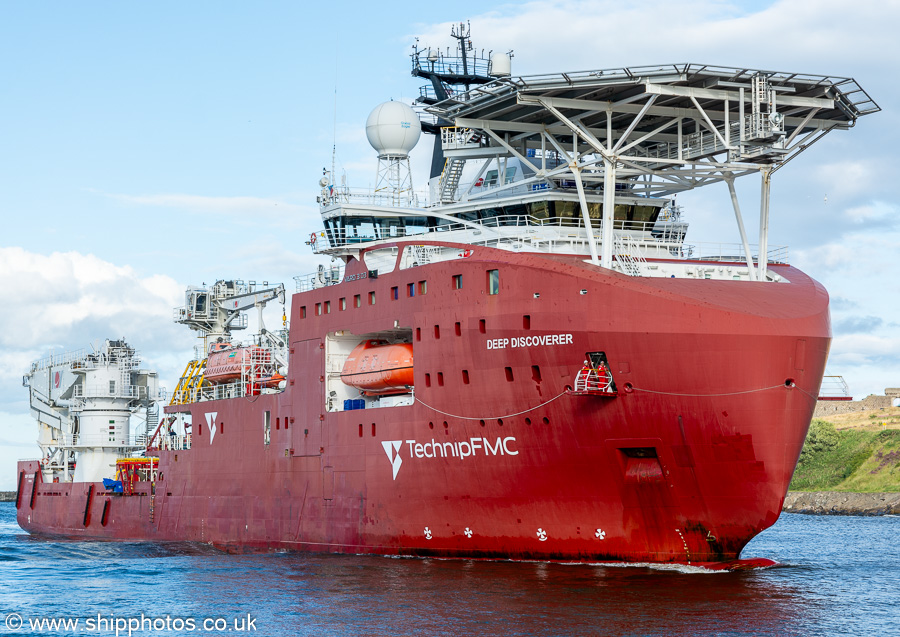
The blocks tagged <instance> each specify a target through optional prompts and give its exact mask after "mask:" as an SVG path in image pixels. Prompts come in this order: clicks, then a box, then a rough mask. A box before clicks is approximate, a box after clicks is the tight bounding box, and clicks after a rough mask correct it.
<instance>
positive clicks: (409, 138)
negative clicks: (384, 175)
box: [366, 102, 422, 157]
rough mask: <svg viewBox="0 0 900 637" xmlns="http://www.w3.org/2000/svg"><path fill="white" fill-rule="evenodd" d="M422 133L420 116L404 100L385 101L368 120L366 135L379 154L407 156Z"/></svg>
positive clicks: (380, 155)
mask: <svg viewBox="0 0 900 637" xmlns="http://www.w3.org/2000/svg"><path fill="white" fill-rule="evenodd" d="M421 134H422V127H421V125H420V124H419V117H418V116H417V115H416V112H415V111H414V110H413V109H412V107H410V106H408V105H406V104H404V103H403V102H384V103H383V104H379V105H378V106H376V107H375V109H374V110H373V111H372V112H371V113H370V114H369V119H367V120H366V137H368V138H369V143H370V144H371V145H372V148H374V149H375V150H376V151H377V152H378V156H379V157H382V156H386V155H390V156H392V157H406V156H408V155H409V151H411V150H412V149H413V148H415V146H416V143H417V142H418V141H419V136H420V135H421Z"/></svg>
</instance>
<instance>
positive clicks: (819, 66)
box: [416, 0, 900, 74]
mask: <svg viewBox="0 0 900 637" xmlns="http://www.w3.org/2000/svg"><path fill="white" fill-rule="evenodd" d="M898 14H900V6H898V5H897V3H896V2H891V3H875V2H862V3H857V4H854V5H853V7H852V10H848V7H847V4H846V3H845V2H843V1H840V0H784V1H782V2H776V3H775V4H773V5H771V6H769V7H766V8H764V9H762V10H761V11H756V12H749V13H748V12H747V11H746V9H743V8H742V7H740V6H738V5H737V4H736V3H730V2H722V1H718V0H699V1H694V2H678V3H673V2H668V1H665V0H655V1H649V2H639V3H622V2H618V1H615V0H602V1H599V2H598V1H596V0H556V1H550V2H545V1H542V2H529V3H525V4H521V5H504V6H502V7H500V8H499V9H495V10H490V11H488V12H486V13H484V14H482V15H480V16H476V17H473V18H472V23H473V34H472V35H473V41H474V44H475V45H476V46H487V47H490V48H492V49H494V50H506V49H510V48H512V49H515V55H516V57H515V59H514V60H513V73H520V72H527V73H532V72H543V71H545V70H552V71H555V72H558V71H560V70H572V71H575V70H581V69H587V68H607V67H614V66H618V65H622V64H648V63H649V64H659V63H667V62H686V61H696V62H703V63H714V64H725V65H729V64H733V65H740V64H754V65H761V66H764V67H767V68H773V69H776V70H788V71H799V72H810V73H816V72H830V73H837V74H840V72H839V71H836V70H835V69H834V68H830V69H829V68H823V66H828V67H833V66H834V63H836V62H837V63H840V68H841V69H843V68H846V67H848V66H850V65H852V66H859V65H865V66H866V67H871V66H872V65H873V63H874V64H879V63H880V64H884V66H885V67H887V66H889V65H890V59H891V57H893V58H896V57H897V53H896V50H897V47H896V42H895V25H896V24H897V23H898ZM573 16H577V19H573ZM451 24H453V23H451V22H446V23H441V24H435V25H431V26H430V27H429V28H427V30H426V31H425V32H424V33H417V34H416V35H419V36H420V41H421V43H422V44H424V45H426V46H428V45H432V46H434V45H435V44H437V45H438V46H442V47H443V46H447V45H452V44H453V42H452V41H451V38H450V37H449V32H450V26H451ZM636 34H640V36H639V37H636ZM873 51H878V52H879V54H878V55H873V54H872V52H873ZM892 51H893V52H894V54H893V56H892V55H891V52H892ZM874 58H879V59H874ZM798 64H800V65H802V67H803V68H799V67H797V65H798Z"/></svg>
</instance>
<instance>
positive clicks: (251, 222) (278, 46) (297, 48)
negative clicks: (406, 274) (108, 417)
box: [0, 0, 900, 488]
mask: <svg viewBox="0 0 900 637" xmlns="http://www.w3.org/2000/svg"><path fill="white" fill-rule="evenodd" d="M623 5H624V3H621V2H604V1H594V2H580V1H577V0H570V1H565V2H530V3H516V4H491V3H490V2H483V1H481V2H477V3H476V2H469V1H464V2H456V3H454V4H453V7H452V14H451V13H448V9H447V5H446V4H441V3H419V4H417V5H411V4H410V3H399V2H380V3H377V5H376V4H372V3H355V2H332V3H302V4H301V3H298V2H254V3H245V2H190V3H182V2H154V3H122V2H107V3H103V2H91V3H67V2H46V3H14V2H5V3H0V86H2V94H0V215H2V220H3V224H2V228H3V230H2V234H0V285H2V286H3V289H4V290H5V291H6V295H5V296H6V299H7V302H8V306H7V310H6V311H5V312H3V313H2V316H0V463H2V466H4V467H7V468H8V469H7V470H4V471H0V488H9V485H10V484H11V480H12V476H13V470H12V469H11V468H9V467H10V464H9V463H10V462H11V461H12V460H14V459H15V458H16V457H24V456H33V455H36V453H35V448H34V447H33V446H32V445H31V441H33V439H34V428H33V426H32V425H31V420H30V416H29V415H28V406H27V395H26V392H25V390H24V389H23V388H22V386H21V375H22V374H23V373H24V372H25V370H26V368H27V366H28V364H29V362H30V361H31V360H33V359H35V358H38V357H41V356H43V355H45V354H46V353H47V351H48V350H49V349H50V348H55V349H56V351H59V350H61V349H76V348H81V347H85V346H87V345H88V344H89V343H90V342H92V341H97V340H102V339H103V338H106V337H118V336H125V337H126V339H127V340H129V341H130V342H131V343H132V344H133V345H134V346H135V347H137V348H138V349H139V350H140V351H141V352H142V353H143V357H144V360H145V364H146V366H148V367H152V368H155V369H157V370H159V372H160V374H161V376H162V378H163V381H164V384H166V385H167V386H168V387H169V389H171V388H172V387H173V386H174V383H175V378H176V377H177V374H178V373H179V372H180V370H181V369H182V368H183V365H184V363H185V361H186V359H187V358H188V357H189V355H190V350H191V347H192V346H193V344H194V339H193V335H192V333H191V332H190V331H189V330H187V329H185V328H182V327H181V326H176V325H174V324H173V323H172V322H171V310H172V307H174V306H175V305H178V304H180V303H181V301H182V297H181V295H182V292H183V290H184V288H185V287H186V286H187V285H190V284H198V283H202V282H207V283H210V282H212V281H214V280H215V279H216V278H223V277H229V278H230V277H234V278H243V279H256V280H269V281H280V282H284V283H285V284H286V285H287V286H288V288H289V289H293V281H292V279H291V277H293V276H294V275H297V274H303V273H306V272H311V271H312V270H313V269H315V267H316V264H317V263H318V261H317V260H316V259H315V258H314V257H313V256H312V255H311V253H310V251H309V248H308V246H306V245H305V244H304V241H306V240H307V238H308V236H309V234H310V232H312V231H313V230H315V229H317V227H318V226H319V219H318V213H317V210H316V206H315V196H316V194H317V186H316V181H317V180H318V178H319V176H320V174H321V169H322V167H323V166H327V165H330V164H331V152H332V145H333V141H334V140H335V139H336V141H337V159H338V166H339V170H342V171H346V173H347V175H348V180H349V182H350V185H351V186H359V187H367V186H368V185H369V184H370V183H371V181H372V178H373V177H374V170H375V156H374V152H373V151H372V150H371V148H369V146H368V144H367V143H366V141H365V131H364V126H365V120H366V116H367V115H368V113H369V111H370V110H371V109H372V108H373V107H374V106H375V105H377V104H378V103H380V102H382V101H385V100H387V99H392V98H393V99H404V98H405V99H407V100H411V99H412V97H413V96H415V95H417V94H418V86H419V83H418V82H417V81H416V80H415V79H414V78H412V77H410V75H409V58H408V53H409V51H410V46H411V44H412V43H413V39H414V37H415V36H416V35H418V36H421V38H422V42H423V43H436V44H439V45H442V46H443V45H447V44H450V38H449V37H448V33H449V25H450V22H451V21H458V20H460V19H463V20H465V19H470V20H471V21H472V30H473V38H474V41H475V45H476V47H478V48H481V47H484V48H486V49H497V50H508V49H514V50H515V58H514V59H513V72H514V73H515V74H527V73H540V72H550V71H564V70H583V69H599V68H610V67H616V66H628V65H633V66H637V65H642V64H656V63H662V62H701V63H709V64H717V65H724V66H747V67H751V68H767V69H777V70H789V71H798V72H808V73H815V74H823V75H829V74H830V75H843V76H852V77H854V78H856V79H857V80H858V81H859V83H860V84H861V85H862V86H863V88H865V89H866V90H867V91H868V92H869V93H870V95H871V96H872V97H873V98H874V99H875V100H876V101H877V102H878V103H879V104H880V105H881V106H882V108H883V109H884V111H883V112H881V113H878V114H876V115H872V116H869V117H866V118H863V119H862V120H860V122H859V124H858V126H857V127H856V129H854V130H852V131H849V132H836V133H832V134H831V135H829V136H828V137H826V139H825V140H824V141H822V142H820V143H819V144H817V145H815V146H814V147H812V148H811V149H810V150H808V151H807V152H806V153H804V154H802V155H801V156H800V157H798V158H797V159H796V160H794V161H793V162H792V163H791V164H789V165H788V166H786V167H785V168H784V169H783V170H781V171H779V172H778V173H777V174H776V176H775V181H774V185H773V192H772V215H773V222H772V231H771V237H770V243H771V244H786V245H789V246H790V258H791V261H792V263H794V264H795V265H798V266H800V267H801V268H803V269H804V270H805V271H807V272H808V273H809V274H811V275H812V276H813V277H815V278H817V279H818V280H820V281H822V282H823V283H824V284H825V286H826V287H827V288H828V289H829V291H830V293H831V294H832V299H833V304H832V312H833V323H834V331H835V341H834V344H833V346H832V354H831V360H830V362H829V371H830V373H834V374H842V375H843V376H844V377H845V378H846V380H847V381H848V382H849V383H850V387H851V391H852V392H853V393H854V394H855V395H857V396H863V395H866V394H868V393H872V392H878V393H880V392H882V390H883V389H884V388H885V387H888V386H898V385H900V336H898V324H900V318H898V316H900V311H898V310H900V300H898V299H900V289H898V288H900V284H898V277H897V275H896V272H897V270H896V268H897V263H898V256H900V251H898V247H897V246H898V240H900V224H898V217H900V215H898V213H900V209H898V203H897V199H896V195H895V192H894V191H895V183H896V181H897V179H896V177H895V175H896V172H897V166H898V163H900V162H898V159H900V157H898V154H900V152H898V150H897V149H900V139H898V137H900V135H898V130H900V118H898V116H897V110H896V108H895V106H894V105H895V104H896V103H897V101H898V98H900V95H898V89H897V86H896V80H893V79H892V78H893V77H894V76H895V75H896V69H897V68H900V47H898V46H897V45H896V41H895V30H896V26H897V25H898V24H900V2H897V1H892V2H879V3H875V2H858V3H855V4H854V5H853V10H852V11H848V9H847V7H846V4H845V3H843V2H837V1H836V0H819V1H813V0H789V1H783V2H773V3H730V2H724V1H715V0H706V1H703V0H700V1H689V2H681V3H671V2H663V1H657V0H654V1H648V2H638V3H631V4H629V5H627V6H623ZM335 96H336V98H337V99H335ZM335 104H336V108H335ZM423 140H426V138H424V137H423ZM426 141H427V140H426ZM423 146H424V142H420V147H419V148H417V149H416V151H415V153H414V156H413V159H414V162H413V163H414V169H415V170H416V173H415V175H414V178H415V179H416V180H417V183H418V185H424V181H425V178H426V176H427V175H426V174H425V168H424V167H425V165H426V163H427V156H428V155H429V154H430V153H429V151H428V149H427V148H425V149H423ZM738 185H739V193H740V195H741V197H742V205H743V208H744V211H745V215H746V216H747V217H753V216H754V214H755V211H756V210H757V207H758V199H757V198H756V197H757V196H758V190H759V184H758V180H756V179H755V178H746V179H745V180H743V182H738ZM826 198H827V201H826ZM679 201H680V202H681V203H682V204H683V205H684V206H685V208H686V215H687V219H688V221H689V222H691V224H692V226H691V230H690V233H689V235H688V239H689V240H695V241H699V240H706V241H709V240H717V241H718V240H722V241H729V242H732V241H737V240H738V239H737V232H736V230H735V228H734V223H733V216H732V213H731V208H730V203H729V200H728V198H727V191H726V189H725V187H724V185H721V186H714V187H711V188H708V189H705V190H699V191H696V192H694V193H688V194H685V195H683V196H680V197H679ZM751 225H752V222H751ZM750 233H751V235H752V234H754V231H753V230H751V231H750Z"/></svg>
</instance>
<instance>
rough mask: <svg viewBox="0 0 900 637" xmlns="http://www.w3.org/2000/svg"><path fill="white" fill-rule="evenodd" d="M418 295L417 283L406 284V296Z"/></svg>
mask: <svg viewBox="0 0 900 637" xmlns="http://www.w3.org/2000/svg"><path fill="white" fill-rule="evenodd" d="M415 295H416V284H415V283H407V284H406V296H410V297H412V296H415Z"/></svg>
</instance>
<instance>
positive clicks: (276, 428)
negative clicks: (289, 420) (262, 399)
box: [275, 417, 281, 431]
mask: <svg viewBox="0 0 900 637" xmlns="http://www.w3.org/2000/svg"><path fill="white" fill-rule="evenodd" d="M279 429H281V418H280V417H278V418H275V431H278V430H279Z"/></svg>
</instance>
